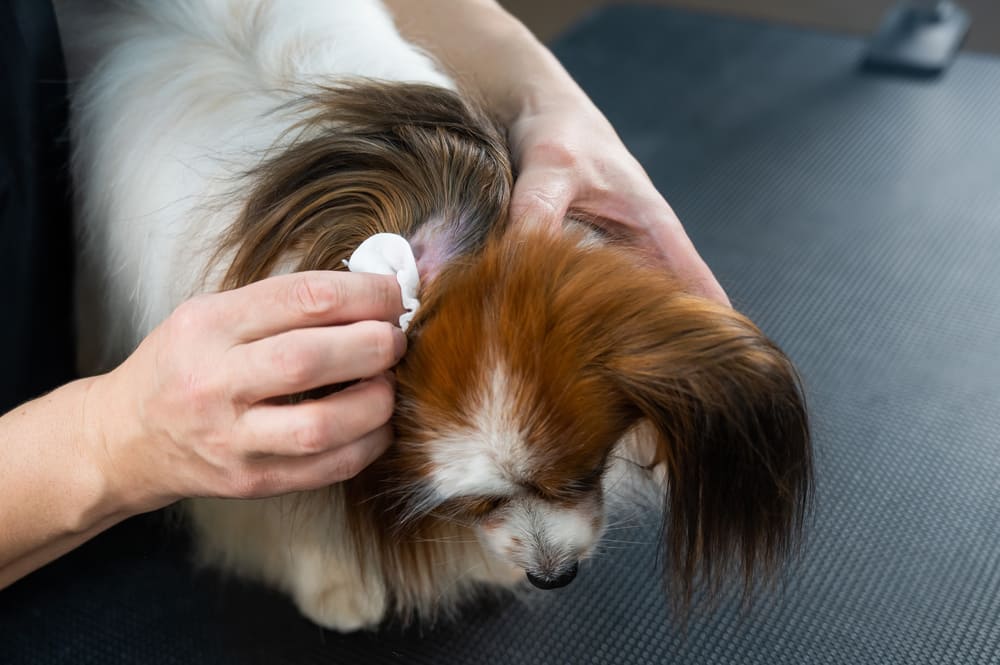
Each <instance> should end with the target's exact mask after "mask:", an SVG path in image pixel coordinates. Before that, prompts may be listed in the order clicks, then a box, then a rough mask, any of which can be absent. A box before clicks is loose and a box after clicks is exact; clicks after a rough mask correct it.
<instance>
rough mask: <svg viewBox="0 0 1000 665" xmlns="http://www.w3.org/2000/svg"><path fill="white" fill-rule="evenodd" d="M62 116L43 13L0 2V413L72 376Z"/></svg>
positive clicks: (46, 12)
mask: <svg viewBox="0 0 1000 665" xmlns="http://www.w3.org/2000/svg"><path fill="white" fill-rule="evenodd" d="M66 119H67V98H66V74H65V68H64V65H63V57H62V50H61V48H60V45H59V34H58V31H57V28H56V21H55V16H54V15H53V11H52V7H51V6H50V4H49V3H48V2H45V1H44V0H8V1H7V2H2V3H0V413H3V412H6V411H7V410H9V409H10V408H12V407H14V406H15V405H17V404H18V403H20V402H23V401H25V400H27V399H30V398H32V397H36V396H38V395H39V394H41V393H43V392H45V391H47V390H49V389H51V388H54V387H56V386H57V385H59V384H61V383H64V382H66V381H68V380H70V379H72V378H73V376H74V335H73V300H72V276H73V244H72V238H73V236H72V225H71V216H70V205H69V200H70V193H69V190H70V188H69V174H68V152H69V150H68V140H67V139H68V136H67V134H68V133H67V128H66Z"/></svg>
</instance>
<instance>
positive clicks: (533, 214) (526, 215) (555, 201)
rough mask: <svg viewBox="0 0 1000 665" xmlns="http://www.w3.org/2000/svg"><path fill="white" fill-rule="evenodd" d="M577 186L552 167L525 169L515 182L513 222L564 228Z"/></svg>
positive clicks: (534, 226) (532, 225) (534, 227)
mask: <svg viewBox="0 0 1000 665" xmlns="http://www.w3.org/2000/svg"><path fill="white" fill-rule="evenodd" d="M574 194H575V188H574V186H573V183H572V181H571V180H570V178H568V177H567V176H566V175H565V174H563V173H560V172H559V171H555V170H553V169H548V168H543V169H531V168H528V169H525V170H524V171H522V172H521V174H520V175H519V176H518V178H517V180H516V181H515V182H514V192H513V194H512V195H511V199H510V219H511V223H512V224H514V225H517V226H520V227H521V228H525V229H536V228H538V229H547V230H551V231H558V230H559V229H561V228H562V224H563V220H564V219H565V218H566V211H567V210H568V209H569V206H570V204H571V203H572V201H573V197H574Z"/></svg>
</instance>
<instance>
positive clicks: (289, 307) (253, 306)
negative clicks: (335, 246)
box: [211, 271, 404, 341]
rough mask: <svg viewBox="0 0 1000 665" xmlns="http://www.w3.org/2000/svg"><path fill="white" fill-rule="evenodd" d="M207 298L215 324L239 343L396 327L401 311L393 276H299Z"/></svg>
mask: <svg viewBox="0 0 1000 665" xmlns="http://www.w3.org/2000/svg"><path fill="white" fill-rule="evenodd" d="M211 297H213V298H215V301H214V303H213V307H214V310H215V312H216V315H217V316H218V317H219V320H222V321H225V322H226V324H227V326H228V328H229V329H230V330H231V331H232V333H233V334H234V335H235V336H236V337H237V339H238V340H240V341H251V340H256V339H261V338H263V337H268V336H270V335H275V334H277V333H281V332H285V331H287V330H292V329H294V328H303V327H308V326H329V325H335V324H339V323H353V322H355V321H361V320H365V319H373V320H380V321H389V322H397V321H398V320H399V317H400V315H401V314H402V313H403V311H404V310H403V302H402V298H401V296H400V290H399V284H398V282H396V278H395V277H394V276H392V275H370V274H364V273H349V272H334V271H310V272H300V273H292V274H290V275H279V276H277V277H270V278H268V279H265V280H261V281H259V282H254V283H253V284H249V285H247V286H244V287H242V288H239V289H235V290H233V291H227V292H224V293H222V294H218V295H214V296H211Z"/></svg>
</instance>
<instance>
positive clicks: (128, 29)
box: [57, 0, 811, 631]
mask: <svg viewBox="0 0 1000 665" xmlns="http://www.w3.org/2000/svg"><path fill="white" fill-rule="evenodd" d="M74 4H75V3H73V2H72V1H71V0H66V1H64V2H61V3H57V7H58V10H59V16H60V22H61V26H62V30H63V34H64V38H65V41H66V50H67V59H68V61H69V67H70V71H71V75H72V76H73V78H74V81H73V83H74V85H73V109H74V124H73V140H74V144H75V147H74V151H75V157H74V165H73V167H74V176H75V180H76V185H77V189H78V204H79V205H78V213H79V222H80V227H81V233H80V238H81V245H80V246H81V254H80V271H79V273H80V285H81V287H80V293H81V296H80V307H81V316H80V321H81V326H80V327H81V332H82V333H83V337H84V340H83V344H82V351H83V356H84V360H85V363H86V369H87V370H89V371H96V370H100V369H103V368H106V367H108V366H111V365H112V364H114V363H115V362H117V361H119V360H120V359H121V358H122V357H123V356H124V355H126V354H127V353H128V352H130V351H131V350H132V349H133V348H134V347H135V345H136V344H137V342H138V341H139V340H140V339H141V338H142V337H143V336H144V335H146V334H147V333H148V332H149V331H150V330H151V329H152V328H153V327H154V326H155V325H156V324H157V323H158V322H159V321H161V320H162V319H164V318H165V317H166V316H167V315H168V314H169V313H170V312H171V310H172V309H173V308H174V307H175V306H176V305H177V304H179V303H180V302H181V301H182V300H183V299H185V298H186V297H188V296H190V295H193V294H195V293H198V292H204V291H212V290H218V289H220V288H232V287H237V286H240V285H242V284H246V283H248V282H251V281H253V280H257V279H261V278H263V277H266V276H268V275H271V274H275V273H278V272H287V271H290V270H304V269H341V263H342V261H343V260H344V259H345V258H347V257H348V256H349V255H350V254H351V252H352V251H353V249H354V248H355V247H357V245H358V244H360V242H361V241H363V240H364V239H365V238H367V237H368V236H370V235H372V234H374V233H376V232H393V233H399V234H402V235H403V236H405V237H407V238H408V239H409V240H410V241H411V244H412V245H413V247H414V249H415V253H416V255H417V260H418V267H419V269H420V273H421V277H422V281H423V289H422V292H421V299H422V301H423V306H422V308H421V310H420V311H419V313H418V316H417V318H416V319H415V321H414V323H413V325H412V327H411V328H410V331H409V336H410V347H409V351H408V353H407V356H406V357H405V358H404V360H403V362H402V363H401V364H400V365H399V367H398V369H397V379H398V406H397V412H396V415H395V418H394V426H395V430H396V436H397V442H396V444H395V445H394V446H393V447H392V448H391V449H390V451H389V452H388V453H387V454H385V455H384V456H383V457H382V458H381V459H380V460H378V461H377V462H376V463H375V464H374V465H372V466H371V467H370V468H369V469H367V470H366V471H364V472H363V473H362V474H361V475H360V476H358V477H357V478H355V479H352V480H350V481H348V482H344V483H340V484H338V485H335V486H333V487H329V488H327V489H323V490H320V491H315V492H309V493H302V494H299V495H293V496H288V497H280V498H274V499H268V500H256V501H237V500H231V501H226V500H195V501H191V502H189V504H188V506H187V507H188V511H187V512H188V513H189V515H190V517H191V520H192V523H193V525H194V528H195V531H196V534H197V539H198V543H199V550H200V552H201V554H202V556H203V558H204V560H205V561H207V562H210V563H212V564H214V565H217V566H219V567H221V568H223V569H225V570H229V571H233V572H236V573H238V574H240V575H244V576H247V577H250V578H255V579H259V580H262V581H264V582H265V583H267V584H269V585H272V586H274V587H277V588H279V589H282V590H284V591H286V592H287V593H289V594H290V595H291V596H292V597H293V598H294V600H295V602H296V603H297V604H298V606H299V608H300V609H301V610H302V612H303V613H304V614H306V615H307V616H308V617H310V618H311V619H313V620H314V621H316V622H317V623H319V624H322V625H324V626H328V627H331V628H335V629H338V630H344V631H347V630H355V629H358V628H363V627H372V626H375V625H377V624H378V623H379V622H381V621H382V620H383V619H384V618H386V617H387V616H396V617H401V618H403V619H411V618H434V617H435V616H438V615H440V614H441V613H442V612H450V611H452V610H454V609H455V608H456V607H460V605H461V603H462V602H463V600H464V599H465V598H467V597H468V596H470V595H472V594H474V593H475V592H476V591H477V590H480V589H483V588H497V587H500V588H508V587H512V586H514V585H517V584H521V583H522V580H523V579H524V578H525V574H527V576H528V578H529V579H530V580H531V581H532V582H533V583H535V585H536V586H540V587H543V588H547V587H553V586H560V585H563V584H565V583H567V582H568V581H569V580H570V579H572V577H573V575H575V573H576V570H577V562H578V561H580V560H582V559H585V558H586V557H588V556H589V555H590V554H591V553H592V552H594V549H595V547H596V546H597V544H598V542H599V540H600V537H601V534H602V530H603V529H604V525H605V522H606V516H607V514H608V511H609V510H610V509H611V508H612V507H613V506H614V505H615V504H621V503H625V502H627V501H628V500H630V499H628V497H631V496H632V495H633V492H632V489H631V488H633V487H634V486H635V485H636V484H640V485H641V484H643V483H644V482H645V483H653V484H656V485H657V486H658V487H660V488H661V489H660V491H659V497H660V501H657V502H655V504H654V505H655V508H657V509H662V510H663V513H664V538H665V542H666V551H665V553H666V557H665V558H666V564H667V573H668V579H669V580H671V581H672V582H673V584H672V588H674V589H675V590H676V591H677V593H678V595H679V596H681V597H687V596H688V595H689V594H690V592H691V589H692V588H693V586H694V585H695V582H696V580H697V579H699V578H700V577H702V576H704V577H707V578H708V579H707V581H708V582H709V583H718V582H719V580H722V579H728V578H725V577H724V575H726V574H727V573H729V572H731V571H733V570H738V571H740V572H741V573H742V577H740V578H738V579H740V580H741V583H742V584H746V585H747V586H750V585H752V584H753V583H754V581H755V579H756V577H757V575H758V573H759V572H761V571H763V572H768V571H770V570H773V568H774V567H775V566H776V565H777V564H778V563H779V562H780V561H781V559H782V557H783V556H784V555H785V554H786V553H787V551H788V550H789V548H790V547H791V546H792V545H793V544H794V541H795V538H796V535H797V531H798V529H799V527H800V525H801V519H802V515H803V511H804V509H805V506H806V502H807V497H808V494H809V487H810V473H811V456H810V444H809V434H808V427H807V419H806V413H805V409H804V405H803V401H802V396H801V391H800V388H799V385H798V382H797V379H796V375H795V371H794V369H793V367H792V365H791V363H790V362H789V360H788V359H787V358H786V357H785V355H784V354H783V353H782V352H781V351H780V350H779V349H778V348H777V347H776V346H775V345H774V344H773V343H772V342H770V341H769V340H768V339H767V338H766V337H765V336H764V335H762V334H761V332H760V331H759V330H758V329H757V328H756V327H755V326H754V325H753V324H752V323H751V322H750V321H749V320H747V319H746V318H745V317H743V316H741V315H740V314H738V313H736V312H734V311H732V310H730V309H728V308H725V307H722V306H720V305H718V304H715V303H712V302H709V301H707V300H704V299H702V298H699V297H697V296H694V295H690V294H688V293H686V292H685V290H684V288H683V286H682V285H681V284H680V283H679V282H677V281H676V280H675V279H674V278H672V277H671V276H670V275H668V274H666V273H664V272H663V271H662V270H660V269H658V268H655V267H651V266H647V265H645V264H644V263H643V262H642V261H641V260H639V259H638V258H637V255H636V254H635V253H634V252H629V251H627V250H625V249H622V248H620V247H617V246H615V245H614V244H613V243H606V242H604V241H602V240H601V239H600V236H599V234H597V233H595V232H594V231H593V230H591V229H590V228H589V227H587V226H586V225H584V224H580V223H574V222H567V227H566V232H565V233H564V234H563V235H561V236H556V235H552V234H545V233H538V232H531V231H527V230H521V229H518V228H513V227H511V228H508V224H507V208H508V203H509V198H510V193H511V187H512V180H513V170H512V167H511V163H510V158H509V155H508V152H507V147H506V145H505V140H504V135H503V133H502V131H501V130H500V129H499V128H498V127H497V126H496V125H495V124H494V123H493V122H492V121H491V120H490V118H489V117H488V116H487V115H486V114H484V113H483V112H481V111H480V110H478V108H477V106H476V105H475V104H474V103H472V102H471V101H470V100H469V99H467V98H466V96H465V95H464V94H463V93H462V91H461V90H459V89H458V87H457V86H456V85H455V83H454V82H453V81H452V80H451V79H450V78H449V77H448V76H447V75H446V74H444V73H443V72H442V71H441V70H440V69H439V68H438V67H437V65H436V64H435V63H434V62H433V60H432V59H431V58H429V57H428V56H427V55H426V54H425V53H423V52H422V51H420V50H419V49H417V48H416V47H414V46H412V45H411V44H409V43H407V42H406V41H404V40H403V39H402V38H401V37H400V35H399V34H398V33H397V31H396V29H395V27H394V25H393V22H392V20H391V17H390V16H389V15H388V14H387V12H386V11H385V10H384V8H383V7H382V6H381V5H380V4H379V2H378V1H377V0H338V1H336V2H331V1H330V0H280V1H277V0H170V1H169V2H164V1H162V0H132V1H126V0H121V1H113V0H109V1H105V2H83V3H81V6H80V7H79V8H78V7H75V6H74ZM80 9H82V11H79V10H80ZM661 501H662V505H660V502H661Z"/></svg>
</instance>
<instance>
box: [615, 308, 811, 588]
mask: <svg viewBox="0 0 1000 665" xmlns="http://www.w3.org/2000/svg"><path fill="white" fill-rule="evenodd" d="M646 304H647V305H649V306H650V309H649V311H647V313H646V314H645V316H644V323H643V325H642V326H636V325H632V326H623V327H622V329H621V335H622V336H621V338H620V344H619V346H618V352H617V353H616V354H615V356H614V358H613V359H612V360H611V362H610V363H609V367H610V368H611V370H612V371H613V372H614V373H615V375H616V376H617V378H618V381H619V382H620V385H621V386H622V389H623V390H624V391H625V393H626V394H627V396H628V398H629V399H630V400H631V401H632V402H633V403H634V404H635V406H636V407H637V408H638V409H639V411H640V412H641V413H642V415H643V416H644V417H645V418H646V419H647V420H648V422H650V423H651V424H652V425H653V426H654V428H655V430H656V441H655V446H656V463H662V464H664V465H665V466H666V472H667V488H666V505H665V508H666V512H665V515H664V524H663V532H664V539H665V543H666V547H667V557H668V558H667V561H666V562H665V563H666V566H667V574H668V579H672V580H673V581H674V583H676V584H677V585H678V587H679V588H678V589H676V590H677V591H678V592H679V595H678V596H675V597H677V598H679V599H682V600H683V601H684V603H685V604H687V603H689V601H690V599H691V594H692V591H693V589H694V587H695V586H696V581H697V580H698V578H699V576H701V578H702V581H704V582H705V583H706V584H707V586H708V588H709V590H710V591H713V592H714V591H715V590H717V589H718V587H719V583H720V581H721V580H722V579H723V577H724V575H725V574H726V573H727V572H729V571H730V570H732V569H736V570H738V571H740V572H741V573H742V576H743V581H744V592H745V594H744V597H747V594H748V593H749V591H750V590H751V589H752V588H753V587H754V586H755V581H756V578H757V576H758V574H759V573H761V572H763V573H765V574H766V573H771V572H773V571H774V570H775V569H776V567H777V565H778V564H779V563H781V561H782V560H783V559H784V558H785V557H786V555H787V554H789V551H790V550H791V549H793V547H794V545H795V543H797V542H798V538H799V536H800V535H801V533H800V532H801V528H802V522H803V516H804V514H805V511H806V508H807V505H808V503H809V500H810V495H811V487H812V454H811V445H810V433H809V425H808V420H807V413H806V408H805V401H804V397H803V394H802V390H801V387H800V382H799V379H798V376H797V374H796V371H795V369H794V367H793V366H792V364H791V362H790V361H789V359H788V358H787V356H785V354H784V353H783V352H782V351H781V350H780V349H779V348H778V347H777V346H776V345H775V344H774V343H773V342H771V341H770V340H769V339H767V338H766V337H765V336H764V335H763V334H762V333H761V332H760V330H758V328H757V327H756V326H754V324H753V323H751V322H750V321H749V320H748V319H747V318H746V317H744V316H742V315H740V314H738V313H736V312H734V311H732V310H730V309H729V308H726V307H723V306H721V305H717V304H715V303H713V302H710V301H707V300H704V299H702V298H698V297H694V296H691V295H686V294H683V293H680V292H675V293H674V294H673V295H671V296H668V297H666V298H662V299H660V301H659V302H655V303H653V302H648V301H647V303H646Z"/></svg>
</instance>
